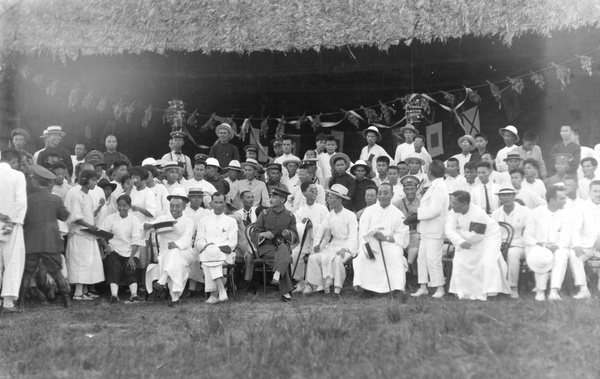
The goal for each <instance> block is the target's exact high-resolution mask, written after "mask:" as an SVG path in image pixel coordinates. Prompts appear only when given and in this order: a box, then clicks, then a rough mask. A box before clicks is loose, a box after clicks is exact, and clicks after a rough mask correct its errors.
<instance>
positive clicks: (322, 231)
mask: <svg viewBox="0 0 600 379" xmlns="http://www.w3.org/2000/svg"><path fill="white" fill-rule="evenodd" d="M327 192H328V193H329V197H328V199H327V205H329V209H331V212H329V214H328V215H327V216H326V217H325V219H324V220H323V222H322V223H321V225H320V226H319V228H318V230H317V233H316V235H315V238H314V254H310V255H309V257H308V263H307V265H308V266H307V271H306V281H307V282H308V285H307V286H306V288H305V290H304V291H303V293H304V294H308V293H310V292H312V291H313V290H317V291H321V290H325V293H329V292H330V287H331V286H332V285H333V290H334V293H333V296H334V298H339V297H340V293H341V292H342V286H343V285H344V281H345V280H346V269H345V268H344V263H345V262H347V261H348V260H349V259H351V258H353V257H355V256H356V254H357V253H358V223H357V222H356V215H355V214H354V213H353V212H351V211H349V210H348V209H346V208H344V205H343V204H342V200H348V199H349V197H348V196H347V195H346V194H347V193H348V189H347V188H345V187H344V186H342V185H341V184H334V185H333V186H331V189H329V190H327Z"/></svg>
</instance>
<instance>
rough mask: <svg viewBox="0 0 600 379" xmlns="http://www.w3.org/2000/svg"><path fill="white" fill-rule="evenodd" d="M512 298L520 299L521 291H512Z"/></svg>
mask: <svg viewBox="0 0 600 379" xmlns="http://www.w3.org/2000/svg"><path fill="white" fill-rule="evenodd" d="M510 298H511V299H518V298H519V291H517V290H512V291H511V292H510Z"/></svg>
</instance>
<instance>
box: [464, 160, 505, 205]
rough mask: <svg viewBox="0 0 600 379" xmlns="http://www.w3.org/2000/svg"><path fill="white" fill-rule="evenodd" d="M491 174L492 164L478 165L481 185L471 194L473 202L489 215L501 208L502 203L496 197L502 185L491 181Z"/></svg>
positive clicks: (480, 163)
mask: <svg viewBox="0 0 600 379" xmlns="http://www.w3.org/2000/svg"><path fill="white" fill-rule="evenodd" d="M491 173H492V165H491V163H489V162H485V161H483V162H479V163H477V178H478V179H479V185H477V186H476V187H475V188H473V189H472V190H471V194H470V198H471V202H472V203H473V204H474V205H477V206H478V207H479V208H481V209H483V210H484V211H485V213H487V214H488V215H491V214H492V212H493V211H495V210H496V209H498V208H499V207H500V201H499V200H498V197H496V195H494V194H495V193H497V192H498V191H499V190H500V185H499V184H496V183H492V182H491V181H490V174H491Z"/></svg>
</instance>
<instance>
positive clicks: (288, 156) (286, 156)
mask: <svg viewBox="0 0 600 379" xmlns="http://www.w3.org/2000/svg"><path fill="white" fill-rule="evenodd" d="M292 142H293V141H292V137H290V136H283V138H282V139H281V147H282V149H283V154H282V155H281V156H279V157H277V158H275V161H274V162H275V163H279V164H282V165H283V164H284V163H285V162H286V161H289V160H292V159H293V160H295V161H300V158H298V157H297V156H295V155H294V154H292Z"/></svg>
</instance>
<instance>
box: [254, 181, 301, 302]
mask: <svg viewBox="0 0 600 379" xmlns="http://www.w3.org/2000/svg"><path fill="white" fill-rule="evenodd" d="M289 195H290V193H289V192H287V191H284V190H282V189H280V188H273V192H272V193H271V196H270V205H271V206H270V207H269V209H267V210H265V211H264V212H262V213H261V214H260V215H259V216H258V219H257V220H256V224H255V227H254V231H253V233H252V242H253V243H254V244H255V245H256V246H258V254H259V256H260V257H261V258H263V259H266V260H269V261H271V260H272V262H273V263H272V268H273V284H278V285H279V294H280V295H281V301H283V302H289V301H292V295H291V292H292V290H293V289H294V288H293V286H292V278H291V273H290V272H288V271H289V268H290V261H291V253H292V251H291V248H290V245H291V244H293V243H296V242H297V241H298V232H297V230H296V218H295V217H294V214H293V213H292V212H290V211H289V210H288V209H286V208H285V206H284V203H285V201H286V199H287V198H288V196H289ZM246 270H249V272H252V271H254V263H253V262H248V264H247V265H246Z"/></svg>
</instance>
